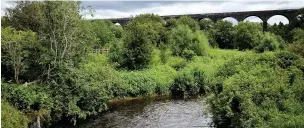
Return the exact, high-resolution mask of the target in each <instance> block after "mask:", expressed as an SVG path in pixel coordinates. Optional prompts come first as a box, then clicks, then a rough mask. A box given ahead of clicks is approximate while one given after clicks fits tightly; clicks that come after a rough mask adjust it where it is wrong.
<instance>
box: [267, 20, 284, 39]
mask: <svg viewBox="0 0 304 128" xmlns="http://www.w3.org/2000/svg"><path fill="white" fill-rule="evenodd" d="M287 27H288V25H284V24H283V23H282V22H280V23H279V24H278V25H277V24H274V25H271V26H269V27H268V28H267V30H268V31H269V32H271V33H273V34H275V35H278V36H280V37H282V38H283V39H284V40H287V35H288V31H287Z"/></svg>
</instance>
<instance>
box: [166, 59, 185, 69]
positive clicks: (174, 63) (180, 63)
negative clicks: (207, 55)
mask: <svg viewBox="0 0 304 128" xmlns="http://www.w3.org/2000/svg"><path fill="white" fill-rule="evenodd" d="M167 65H169V66H171V67H172V68H174V69H175V70H180V69H182V68H184V67H185V66H186V65H187V61H186V60H185V59H183V58H180V57H170V58H169V59H168V62H167Z"/></svg>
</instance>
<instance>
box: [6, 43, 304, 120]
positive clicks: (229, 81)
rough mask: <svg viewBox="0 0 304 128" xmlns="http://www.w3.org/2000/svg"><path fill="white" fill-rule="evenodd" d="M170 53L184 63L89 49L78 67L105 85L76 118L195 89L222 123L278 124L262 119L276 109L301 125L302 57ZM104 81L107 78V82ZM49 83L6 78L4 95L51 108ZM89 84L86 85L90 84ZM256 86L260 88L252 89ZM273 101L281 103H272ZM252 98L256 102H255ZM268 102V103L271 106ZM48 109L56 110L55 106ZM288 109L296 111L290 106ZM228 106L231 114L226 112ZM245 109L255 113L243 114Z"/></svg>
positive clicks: (87, 96)
mask: <svg viewBox="0 0 304 128" xmlns="http://www.w3.org/2000/svg"><path fill="white" fill-rule="evenodd" d="M155 53H157V51H156V52H155ZM155 56H158V55H157V54H156V55H155ZM170 59H171V60H178V61H176V63H177V62H178V63H177V64H173V63H172V62H174V61H170V63H169V62H168V63H165V64H157V63H156V62H157V61H154V62H155V64H154V65H151V67H150V68H148V69H146V70H139V71H127V70H117V69H115V68H114V67H111V66H109V65H110V64H108V63H109V62H108V61H107V57H106V56H104V55H100V54H91V55H89V56H88V58H86V61H84V63H82V66H81V67H80V68H79V69H77V70H78V71H76V72H78V73H79V74H82V76H83V77H84V78H90V79H89V81H86V82H89V83H90V88H87V89H90V90H91V89H94V88H92V87H95V86H96V87H98V88H100V87H102V90H95V91H94V90H93V91H92V90H91V91H89V92H86V93H84V94H85V96H84V97H81V98H84V99H83V100H82V101H83V102H82V104H80V103H81V102H80V103H77V104H78V105H79V106H81V105H84V106H83V107H82V108H85V109H88V108H92V109H93V110H94V109H95V110H94V111H95V112H94V113H88V114H87V116H86V117H85V118H82V119H80V118H79V117H77V118H76V119H77V120H79V119H80V120H83V119H86V118H87V117H90V116H94V115H97V114H99V113H107V112H109V111H107V110H109V106H108V103H110V104H111V103H112V104H115V103H118V105H117V106H119V104H120V103H121V104H123V103H125V101H127V102H128V101H130V102H132V101H136V100H138V99H144V98H145V97H147V96H152V97H157V95H161V96H164V97H167V96H168V95H169V94H170V93H172V92H178V93H182V94H184V93H187V94H190V95H191V94H196V93H202V92H203V93H205V94H206V97H207V99H208V102H207V103H209V104H210V106H211V113H212V114H213V115H214V116H213V120H214V121H215V122H214V123H216V125H220V126H230V125H234V126H244V125H247V123H249V124H251V125H253V124H254V125H263V126H268V125H269V126H274V125H276V126H277V124H274V123H273V125H272V124H268V123H265V121H266V120H265V119H262V118H263V117H265V116H267V117H268V116H269V119H270V120H273V119H275V118H273V116H274V115H270V114H275V115H278V116H284V115H285V116H288V117H289V118H291V119H295V122H292V123H293V124H290V125H295V126H301V124H302V121H301V120H298V117H299V119H301V118H302V117H301V116H302V115H301V112H300V111H301V110H302V108H301V107H300V106H301V105H302V101H301V100H300V99H298V98H299V97H301V95H302V93H301V92H303V90H301V89H303V88H302V87H303V86H301V84H303V82H301V81H303V78H304V77H302V76H303V71H304V70H303V69H304V68H303V67H301V66H303V60H302V59H301V58H299V57H297V56H295V55H293V54H290V53H287V52H277V53H276V52H267V53H262V54H258V53H254V52H250V51H247V52H240V51H232V50H217V49H212V50H210V52H209V54H208V55H206V56H195V57H194V58H193V59H192V60H182V59H181V58H176V57H170V58H169V60H170ZM155 60H157V59H155ZM180 60H182V61H180ZM183 61H185V62H186V63H185V62H183ZM181 65H182V66H181ZM177 67H178V68H177ZM265 78H267V79H265ZM100 81H103V82H102V84H100ZM275 81H277V82H275ZM82 85H86V84H82ZM287 85H288V86H287ZM43 87H44V88H42V86H41V85H30V86H28V87H26V86H6V85H5V84H4V85H2V91H3V92H4V94H5V95H4V98H6V99H8V100H11V101H16V100H17V99H18V100H19V101H20V102H18V103H19V104H17V105H18V106H19V107H22V106H21V105H23V106H24V105H25V107H26V106H28V107H29V108H32V109H33V108H36V107H37V106H36V105H37V103H39V104H38V107H41V108H44V109H46V108H47V107H52V106H51V104H53V103H52V97H51V96H50V95H48V93H47V89H48V86H43ZM82 87H86V86H82ZM84 89H85V90H86V88H84ZM253 89H255V92H251V91H252V90H253ZM8 92H10V93H8ZM29 92H30V93H29ZM266 92H267V94H266ZM7 94H9V95H7ZM91 98H92V99H94V100H92V99H91ZM277 98H280V100H279V99H277ZM292 99H296V100H292ZM21 101H22V102H21ZM24 101H26V102H24ZM266 102H267V103H266ZM97 103H98V104H100V107H96V104H97ZM270 103H271V104H276V105H275V106H269V105H270ZM252 104H255V105H254V106H252ZM265 106H268V107H266V108H265ZM263 107H264V108H263ZM97 108H99V110H97ZM100 108H101V109H100ZM46 110H51V108H49V109H46ZM249 110H250V111H252V110H254V111H255V112H256V113H257V114H259V115H252V114H253V113H251V112H250V111H249ZM287 110H288V111H291V112H287ZM267 111H271V112H272V113H269V112H267ZM48 112H50V111H48ZM227 112H229V115H226V114H224V113H227ZM242 112H244V113H247V112H250V113H247V114H241V113H242ZM283 113H284V114H283ZM47 114H48V113H46V115H44V116H43V117H44V118H43V119H50V117H49V115H47ZM80 114H81V113H80ZM244 116H245V117H246V118H249V119H252V120H255V121H260V122H254V123H250V122H241V121H240V120H243V119H244V118H245V117H244ZM48 117H49V118H48ZM67 117H68V116H67ZM62 119H63V118H62ZM66 119H69V118H66ZM269 119H268V120H269ZM281 119H283V118H281ZM44 121H48V120H44ZM61 121H62V120H61ZM64 121H65V122H69V121H71V120H64ZM233 121H237V123H239V124H234V123H232V122H233ZM285 121H287V120H285ZM45 124H48V123H45ZM54 124H56V123H54Z"/></svg>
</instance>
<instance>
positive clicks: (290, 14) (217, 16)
mask: <svg viewBox="0 0 304 128" xmlns="http://www.w3.org/2000/svg"><path fill="white" fill-rule="evenodd" d="M298 10H299V9H282V10H263V11H244V12H224V13H206V14H186V15H167V16H161V17H162V18H163V19H164V20H168V19H170V18H179V17H181V16H190V17H191V18H193V19H195V20H198V21H199V20H201V19H204V18H209V19H211V20H212V21H213V22H216V21H218V20H222V19H223V18H226V17H232V18H235V19H236V20H237V21H244V20H245V19H246V18H247V17H250V16H257V17H259V18H260V19H261V20H262V21H263V30H266V29H267V21H268V19H269V18H270V17H272V16H274V15H282V16H285V17H286V18H287V19H288V20H289V21H290V20H291V19H293V18H294V17H296V15H295V14H296V13H297V11H298ZM132 19H133V17H128V18H112V19H103V20H110V21H112V22H113V23H119V24H120V25H121V26H124V25H126V24H127V23H128V22H129V21H130V20H132Z"/></svg>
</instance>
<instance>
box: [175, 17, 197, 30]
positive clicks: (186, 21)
mask: <svg viewBox="0 0 304 128" xmlns="http://www.w3.org/2000/svg"><path fill="white" fill-rule="evenodd" d="M176 23H177V25H185V26H188V27H189V28H190V29H191V30H192V31H196V30H199V29H200V26H199V25H198V22H197V21H196V20H194V19H192V18H191V17H190V16H181V17H180V18H178V19H177V21H176Z"/></svg>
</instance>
